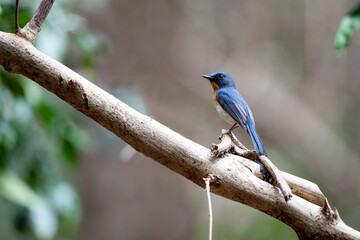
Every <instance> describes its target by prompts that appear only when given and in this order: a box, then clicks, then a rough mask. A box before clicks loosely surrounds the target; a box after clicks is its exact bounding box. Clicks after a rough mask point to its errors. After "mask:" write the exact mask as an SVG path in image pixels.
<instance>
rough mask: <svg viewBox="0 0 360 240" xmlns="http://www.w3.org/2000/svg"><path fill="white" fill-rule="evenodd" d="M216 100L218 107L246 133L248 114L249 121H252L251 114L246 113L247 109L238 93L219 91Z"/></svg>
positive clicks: (228, 90) (234, 91)
mask: <svg viewBox="0 0 360 240" xmlns="http://www.w3.org/2000/svg"><path fill="white" fill-rule="evenodd" d="M216 100H217V101H218V102H219V104H220V106H221V107H222V108H223V109H224V110H225V111H226V112H227V113H228V114H229V115H230V116H231V117H232V118H234V119H235V120H236V121H237V122H238V123H239V124H240V125H241V127H242V128H243V129H245V131H246V124H247V123H248V114H249V115H250V118H251V120H253V119H252V114H250V112H249V111H248V109H249V108H248V106H247V104H246V102H245V100H244V99H243V98H242V96H241V95H240V93H238V92H237V91H236V90H235V89H234V90H232V89H231V90H230V89H226V90H223V89H219V90H218V91H217V94H216Z"/></svg>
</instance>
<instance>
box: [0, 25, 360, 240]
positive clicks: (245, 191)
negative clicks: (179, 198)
mask: <svg viewBox="0 0 360 240" xmlns="http://www.w3.org/2000/svg"><path fill="white" fill-rule="evenodd" d="M0 64H1V65H2V66H3V67H4V68H5V70H7V71H8V72H10V73H18V74H22V75H24V76H26V77H28V78H30V79H32V80H33V81H35V82H36V83H38V84H39V85H41V86H43V87H44V88H46V89H47V90H48V91H50V92H52V93H54V94H55V95H57V96H58V97H60V98H61V99H63V100H64V101H66V102H67V103H69V104H70V105H71V106H73V107H74V108H76V109H77V110H78V111H80V112H82V113H84V114H85V115H87V116H88V117H90V118H92V119H94V120H95V121H97V122H98V123H99V124H101V125H102V126H104V127H105V128H107V129H108V130H109V131H111V132H113V133H114V134H116V135H117V136H118V137H120V138H122V139H123V140H124V141H126V142H127V143H128V144H130V145H131V146H132V147H134V148H135V149H136V150H137V151H139V152H142V153H143V154H144V155H146V156H148V157H150V158H152V159H154V160H155V161H157V162H159V163H160V164H162V165H164V166H166V167H168V168H170V169H171V170H173V171H175V172H177V173H179V174H181V175H183V176H184V177H186V178H187V179H189V180H191V181H192V182H194V183H195V184H197V185H199V186H201V187H204V181H203V178H204V177H206V176H207V175H208V174H212V175H214V176H215V177H216V181H213V182H212V184H211V191H212V192H213V193H216V194H218V195H220V196H223V197H225V198H228V199H231V200H234V201H237V202H240V203H244V204H246V205H248V206H251V207H253V208H255V209H258V210H260V211H262V212H265V213H267V214H268V215H270V216H273V217H275V218H277V219H279V220H280V221H282V222H284V223H286V224H288V225H289V226H290V227H292V228H293V229H294V230H295V231H296V233H297V234H298V236H299V238H300V239H359V238H360V233H359V232H358V231H356V230H354V229H352V228H350V227H348V226H347V225H346V224H345V223H344V222H343V221H342V220H341V219H340V218H339V216H338V214H337V212H336V211H332V210H331V208H329V206H328V204H325V205H324V207H320V206H317V205H315V204H313V203H310V202H308V201H306V200H304V199H302V198H300V197H297V196H294V197H293V199H292V200H291V201H289V202H288V203H286V202H285V201H284V199H283V197H282V195H281V193H280V190H279V189H278V188H276V187H274V186H272V185H270V184H268V183H267V182H264V181H262V180H260V179H259V178H257V177H256V176H255V175H254V173H253V172H252V171H250V169H249V168H248V167H247V165H248V164H249V162H250V160H248V159H245V158H242V157H238V156H232V155H229V156H226V157H224V158H214V157H212V156H211V154H210V150H209V149H207V148H205V147H203V146H201V145H199V144H197V143H195V142H193V141H191V140H189V139H186V138H184V137H183V136H181V135H180V134H178V133H176V132H174V131H172V130H171V129H169V128H167V127H166V126H164V125H162V124H160V123H159V122H157V121H155V120H154V119H152V118H150V117H148V116H145V115H143V114H140V113H138V112H137V111H135V110H134V109H132V108H130V107H128V106H127V105H126V104H124V103H122V102H121V101H119V100H118V99H116V98H115V97H113V96H112V95H110V94H109V93H107V92H105V91H104V90H102V89H100V88H99V87H97V86H95V85H94V84H92V83H91V82H89V81H87V80H86V79H85V78H83V77H82V76H80V75H78V74H77V73H75V72H74V71H72V70H71V69H69V68H67V67H66V66H64V65H62V64H61V63H59V62H57V61H55V60H54V59H52V58H50V57H48V56H46V55H44V54H42V53H41V52H40V51H38V50H37V49H36V48H35V47H34V46H33V45H32V44H31V41H30V42H29V41H27V40H25V39H24V38H21V37H19V36H16V35H14V34H8V33H3V32H0Z"/></svg>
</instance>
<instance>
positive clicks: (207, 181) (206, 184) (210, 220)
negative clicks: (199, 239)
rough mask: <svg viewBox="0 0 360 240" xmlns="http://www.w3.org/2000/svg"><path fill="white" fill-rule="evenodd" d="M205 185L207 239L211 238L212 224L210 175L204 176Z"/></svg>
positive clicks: (210, 239)
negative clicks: (207, 223)
mask: <svg viewBox="0 0 360 240" xmlns="http://www.w3.org/2000/svg"><path fill="white" fill-rule="evenodd" d="M204 181H205V186H206V189H205V190H206V195H207V199H208V205H209V240H212V225H213V214H212V206H211V197H210V181H211V177H210V176H209V177H207V178H204Z"/></svg>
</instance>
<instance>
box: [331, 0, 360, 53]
mask: <svg viewBox="0 0 360 240" xmlns="http://www.w3.org/2000/svg"><path fill="white" fill-rule="evenodd" d="M359 28H360V3H359V4H358V5H357V6H356V7H355V8H353V10H352V11H351V12H350V13H349V14H348V15H346V16H345V17H344V18H343V19H342V20H341V23H340V26H339V28H338V30H337V33H336V35H335V39H334V47H335V51H336V53H337V54H338V55H342V54H343V53H345V52H346V50H347V47H348V46H349V44H350V40H351V37H352V36H353V34H354V32H355V31H356V30H358V29H359Z"/></svg>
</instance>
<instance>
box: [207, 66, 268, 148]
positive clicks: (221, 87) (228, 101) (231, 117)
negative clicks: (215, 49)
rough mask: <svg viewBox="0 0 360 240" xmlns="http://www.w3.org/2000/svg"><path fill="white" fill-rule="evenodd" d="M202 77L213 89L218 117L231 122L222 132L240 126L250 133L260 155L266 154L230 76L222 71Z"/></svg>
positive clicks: (244, 102)
mask: <svg viewBox="0 0 360 240" xmlns="http://www.w3.org/2000/svg"><path fill="white" fill-rule="evenodd" d="M202 77H203V78H206V79H208V80H209V81H210V83H211V85H212V87H213V89H214V94H213V100H214V104H215V108H216V110H217V112H218V113H219V115H220V117H222V118H223V119H224V120H225V121H227V122H228V123H230V124H232V127H231V128H230V129H229V130H228V131H227V132H225V133H224V134H227V133H231V132H232V131H233V130H234V129H235V128H237V127H239V126H240V127H242V129H243V130H245V131H246V132H247V133H248V134H249V135H250V138H251V140H252V142H253V144H254V148H255V151H256V152H257V153H258V154H260V155H266V151H265V148H264V145H263V143H262V141H261V139H260V137H259V134H258V133H257V132H256V129H255V121H254V116H253V114H252V112H251V109H250V107H249V105H248V104H247V103H246V101H245V99H244V98H243V97H242V96H241V94H240V93H239V92H238V91H237V90H236V87H235V83H234V80H233V79H232V78H231V76H230V75H229V74H227V73H224V72H215V73H213V74H211V75H210V76H209V75H203V76H202Z"/></svg>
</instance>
